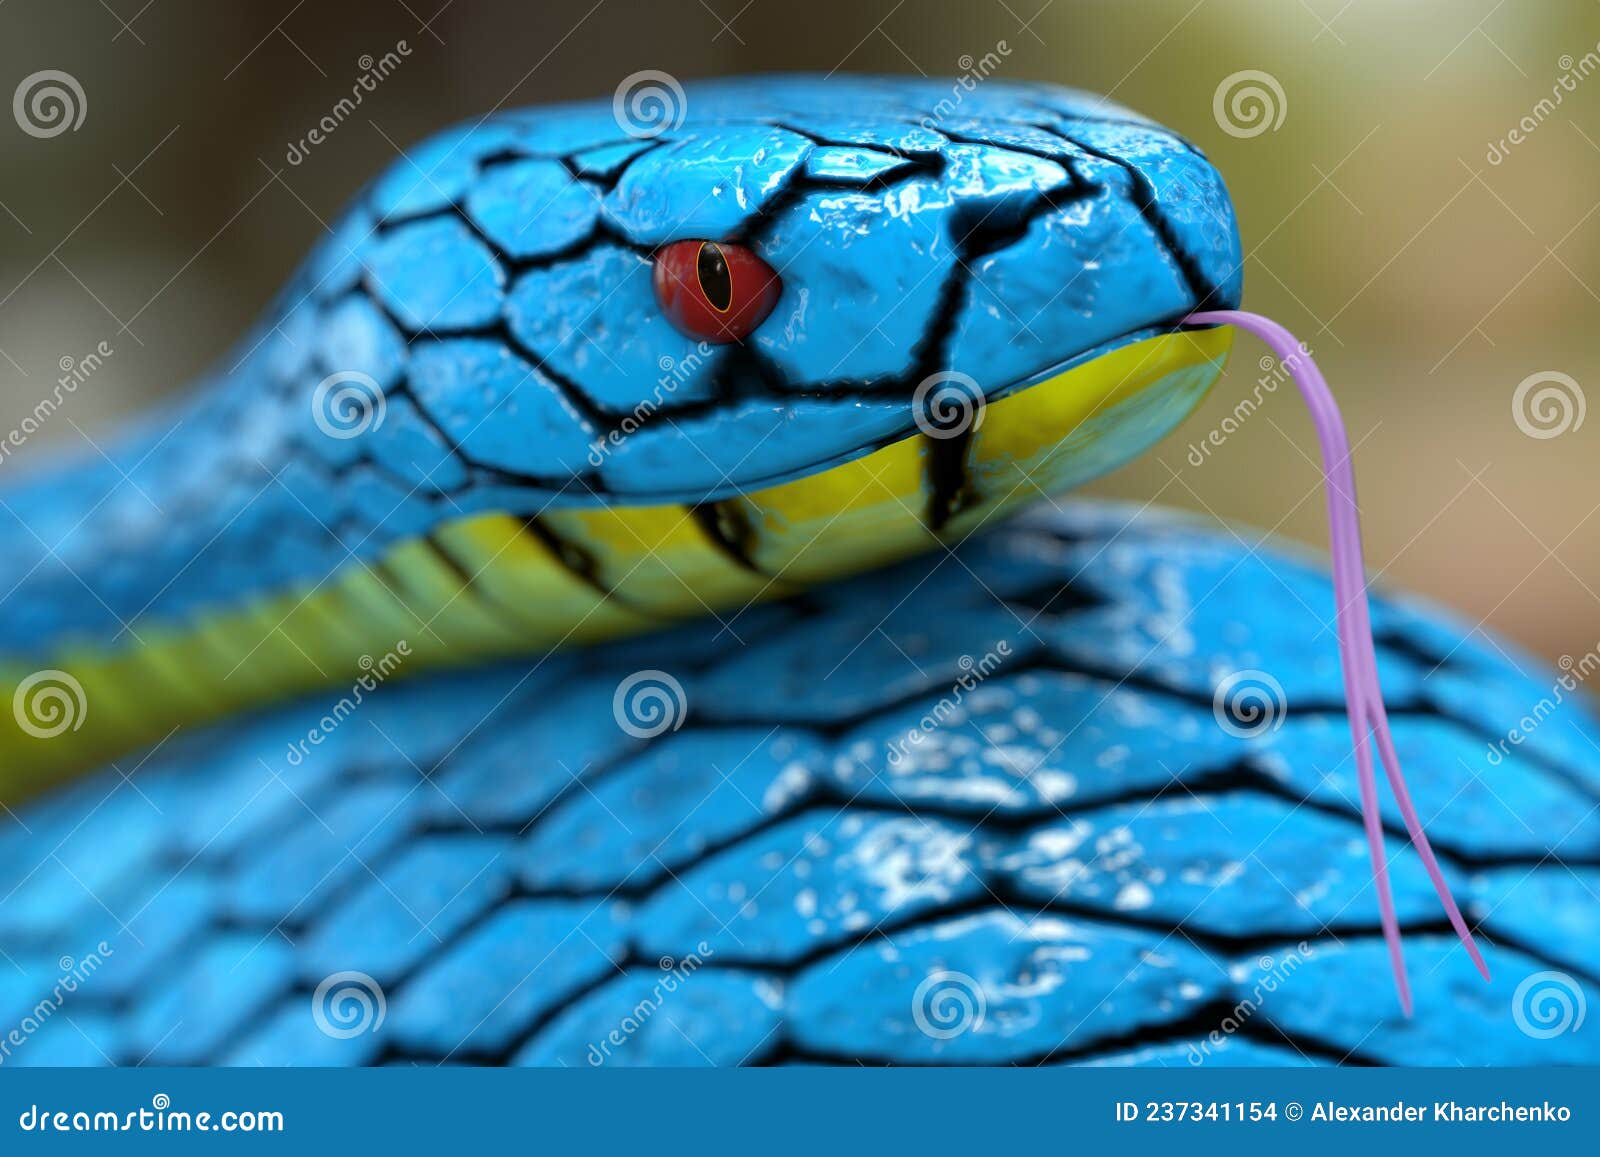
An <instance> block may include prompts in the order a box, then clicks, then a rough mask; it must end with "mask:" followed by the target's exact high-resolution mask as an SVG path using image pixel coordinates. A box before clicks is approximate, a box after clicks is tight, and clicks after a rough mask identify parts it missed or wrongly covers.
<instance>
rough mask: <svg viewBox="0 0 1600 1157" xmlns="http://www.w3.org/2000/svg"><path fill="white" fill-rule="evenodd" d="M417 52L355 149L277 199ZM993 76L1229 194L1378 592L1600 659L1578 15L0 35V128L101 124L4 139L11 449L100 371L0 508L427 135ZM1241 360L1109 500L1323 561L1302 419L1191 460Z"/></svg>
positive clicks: (1311, 12)
mask: <svg viewBox="0 0 1600 1157" xmlns="http://www.w3.org/2000/svg"><path fill="white" fill-rule="evenodd" d="M401 41H404V42H405V44H406V46H407V48H408V50H409V55H407V56H404V57H403V60H402V62H401V63H400V65H399V67H398V68H395V69H394V70H393V71H392V72H391V74H390V75H388V76H387V77H386V78H385V79H383V80H382V81H381V82H380V83H379V84H378V85H377V86H376V87H375V88H374V90H373V91H371V92H370V93H367V94H366V95H365V98H364V101H363V104H362V106H361V107H360V109H359V110H358V111H357V113H356V115H355V116H353V117H352V118H350V119H349V120H348V121H347V122H346V123H345V124H344V125H343V126H341V127H340V128H339V129H338V131H337V132H335V133H334V134H333V135H332V136H331V138H330V139H329V140H328V141H327V142H326V143H324V144H321V145H319V146H317V147H315V148H313V149H311V150H310V152H309V155H308V156H307V157H306V158H305V159H304V160H303V162H301V163H299V164H290V163H289V160H288V159H287V158H288V154H289V152H290V148H291V145H292V143H293V142H296V141H299V140H300V139H301V138H303V137H304V136H305V134H306V132H307V131H308V130H309V129H310V128H311V127H312V126H313V125H314V124H315V123H316V122H317V121H318V120H319V119H320V118H321V117H323V116H324V115H325V114H327V113H328V112H329V110H330V108H331V107H332V106H333V104H334V103H335V102H336V101H338V100H339V99H340V98H341V97H342V96H345V95H347V94H348V93H349V92H350V90H351V87H352V86H353V85H354V84H355V83H356V82H357V80H358V78H359V77H360V76H362V74H363V73H364V72H366V71H367V69H368V68H369V67H370V65H371V60H370V59H367V58H382V57H383V56H384V54H385V53H388V52H392V51H395V50H396V46H397V45H398V44H399V42H401ZM1002 44H1003V45H1004V49H1003V50H1002V49H1001V48H1000V47H999V46H1001V45H1002ZM989 53H995V54H997V55H998V56H999V57H1000V58H1001V64H1000V67H999V69H998V70H997V71H996V72H995V73H994V75H996V76H998V77H1001V78H1004V79H1018V80H1022V79H1047V80H1053V81H1059V82H1063V83H1067V84H1072V85H1076V86H1079V87H1082V88H1086V89H1091V90H1094V91H1097V92H1101V93H1109V94H1111V95H1112V96H1113V98H1114V99H1115V100H1117V101H1119V102H1121V103H1124V104H1127V105H1130V106H1132V107H1134V108H1136V109H1139V110H1140V111H1142V112H1144V113H1146V114H1148V115H1150V116H1153V117H1155V118H1156V119H1158V120H1160V121H1161V122H1163V123H1165V124H1166V125H1168V126H1170V127H1171V128H1174V129H1176V130H1177V131H1179V132H1181V133H1182V134H1184V135H1185V136H1187V137H1188V138H1189V139H1190V140H1192V141H1194V142H1195V143H1196V144H1198V145H1199V146H1201V147H1202V148H1203V149H1204V150H1205V151H1206V152H1207V153H1208V154H1209V155H1210V156H1211V157H1212V159H1213V160H1214V161H1215V162H1216V163H1217V165H1218V166H1219V167H1220V169H1221V170H1222V172H1223V173H1224V174H1225V175H1226V177H1227V179H1228V182H1229V185H1230V188H1231V190H1232V193H1233V196H1234V199H1235V202H1236V204H1237V207H1238V211H1239V217H1240V220H1241V223H1242V230H1243V235H1244V244H1245V250H1246V252H1247V253H1248V254H1249V260H1248V265H1247V269H1246V276H1245V283H1246V295H1245V297H1246V304H1247V305H1248V306H1249V307H1250V308H1252V309H1255V310H1257V311H1261V312H1265V313H1268V314H1270V315H1272V316H1274V317H1276V318H1278V319H1280V320H1281V321H1283V322H1284V323H1285V324H1287V325H1288V326H1290V328H1292V329H1294V330H1295V331H1297V333H1298V334H1299V335H1300V336H1301V337H1303V338H1304V339H1306V340H1307V342H1308V343H1309V344H1310V345H1311V346H1312V348H1313V350H1314V351H1315V353H1316V354H1317V355H1318V356H1319V358H1320V359H1321V360H1322V364H1323V367H1324V369H1325V370H1326V372H1327V374H1328V377H1329V379H1330V380H1331V381H1332V383H1333V385H1334V388H1335V390H1336V392H1337V393H1338V395H1339V396H1340V398H1341V400H1342V402H1343V405H1344V408H1345V412H1346V415H1347V418H1348V419H1349V422H1350V425H1351V430H1352V439H1353V441H1355V442H1356V444H1357V445H1358V450H1357V459H1358V462H1357V465H1358V470H1359V473H1360V476H1361V480H1362V487H1363V491H1362V494H1363V500H1364V503H1365V509H1366V518H1367V527H1368V558H1369V563H1370V564H1371V566H1372V567H1373V569H1375V570H1378V571H1380V572H1381V575H1382V579H1383V581H1384V582H1385V583H1387V584H1389V585H1391V586H1398V587H1404V588H1410V589H1413V590H1417V591H1420V592H1423V593H1426V594H1428V595H1430V596H1433V597H1434V598H1437V599H1439V600H1441V601H1443V602H1445V603H1447V604H1449V605H1451V606H1452V607H1454V608H1455V609H1456V610H1457V611H1459V612H1460V613H1461V614H1463V615H1464V616H1466V617H1467V619H1468V620H1469V621H1471V622H1480V621H1481V622H1483V623H1484V624H1485V625H1486V626H1489V627H1492V628H1496V629H1498V630H1500V631H1502V632H1503V633H1505V634H1507V635H1509V636H1510V637H1512V638H1513V639H1515V640H1517V641H1519V642H1521V643H1523V644H1524V645H1526V646H1528V647H1530V648H1531V649H1533V650H1534V651H1536V652H1538V653H1539V654H1541V655H1543V656H1545V657H1546V658H1551V659H1553V658H1556V657H1558V656H1561V655H1563V654H1570V655H1573V656H1574V657H1576V656H1581V655H1582V654H1584V653H1585V652H1587V651H1589V650H1591V649H1592V648H1594V647H1595V646H1596V645H1597V640H1600V595H1597V594H1596V589H1597V588H1600V517H1596V513H1597V511H1600V494H1597V493H1595V490H1596V487H1595V486H1594V485H1593V482H1594V480H1595V479H1596V476H1597V475H1596V471H1595V470H1594V467H1593V465H1592V464H1593V462H1594V460H1595V450H1596V448H1597V447H1600V416H1597V417H1595V418H1593V419H1591V420H1590V421H1589V422H1588V423H1587V424H1583V423H1582V422H1581V417H1582V409H1583V405H1584V402H1585V397H1584V390H1585V389H1600V338H1597V330H1600V326H1597V324H1596V323H1597V320H1600V262H1597V257H1600V201H1597V196H1600V5H1597V4H1596V3H1594V2H1592V0H1548V2H1545V3H1540V4H1527V3H1523V4H1507V3H1505V0H1171V2H1167V0H1148V2H1139V3H1135V2H1130V0H899V2H896V0H807V2H806V3H801V4H795V3H780V2H777V0H748V2H747V0H647V2H637V0H539V2H537V3H524V4H509V3H500V4H488V3H470V2H469V0H454V2H453V3H452V2H449V0H444V2H443V3H442V6H441V0H370V2H360V3H353V2H352V3H341V4H339V5H337V6H332V5H318V4H305V3H304V0H300V2H298V3H297V2H296V0H250V2H242V0H236V2H233V3H228V4H215V3H202V2H198V0H97V2H90V0H79V2H74V3H61V2H59V0H8V2H6V3H4V5H3V7H0V94H10V93H13V92H14V91H15V90H16V89H17V87H18V86H19V85H22V84H23V82H24V80H25V79H26V78H28V77H30V76H32V75H33V74H34V73H37V72H38V71H40V70H41V69H46V68H48V69H56V70H60V71H62V72H65V73H67V74H70V76H71V77H72V78H74V79H75V80H76V82H77V83H78V84H79V86H80V87H81V89H82V94H83V96H82V109H83V112H84V116H83V120H82V123H81V124H79V125H78V127H77V128H76V129H75V130H72V131H62V132H60V133H58V134H56V135H53V136H35V135H32V134H30V133H27V132H24V131H22V128H21V125H20V123H17V124H14V123H13V122H14V121H16V120H17V118H16V117H13V118H11V119H10V120H7V119H4V118H0V437H3V434H4V432H5V431H7V430H15V429H18V428H20V427H21V426H22V425H23V424H24V423H26V422H27V421H29V420H30V416H31V415H32V414H33V411H34V407H35V405H36V404H37V402H38V401H39V399H40V398H41V397H44V396H46V395H48V394H50V393H51V392H52V391H53V390H54V388H55V385H56V380H57V378H58V377H59V376H60V369H59V366H60V364H61V363H62V360H63V359H64V358H72V359H74V360H75V361H81V360H82V358H83V357H84V356H85V355H86V354H88V353H89V352H90V351H92V350H94V349H95V348H96V346H97V344H98V343H100V342H102V341H103V342H106V343H107V344H108V346H109V348H111V349H112V351H113V353H112V354H111V356H109V357H106V358H105V359H104V365H103V366H102V367H101V368H100V369H99V370H98V371H97V372H96V373H95V374H94V376H93V378H92V379H91V380H90V381H88V382H86V383H85V384H84V385H83V386H81V387H80V388H79V389H78V390H77V391H76V392H75V393H74V394H73V395H72V397H71V400H70V402H69V403H68V404H67V405H65V406H63V407H62V409H61V410H60V412H59V413H57V414H56V415H54V416H53V417H52V418H51V419H50V420H49V421H47V422H45V423H44V424H43V425H42V426H41V428H39V429H38V430H37V431H36V432H33V433H30V434H29V436H28V437H27V438H26V444H25V445H23V446H22V447H21V448H11V447H5V448H4V453H3V455H0V483H3V481H4V476H5V473H6V472H7V471H14V470H16V469H18V468H19V467H20V466H21V465H23V464H24V463H25V462H26V460H27V459H29V458H30V457H33V456H35V455H38V454H40V453H42V452H46V451H48V450H49V449H50V448H51V447H53V446H56V447H58V446H60V445H62V444H64V443H76V444H80V445H81V444H82V442H83V441H84V435H89V436H91V437H96V438H98V437H99V436H100V433H99V432H100V431H103V430H106V429H108V428H110V427H114V426H115V425H116V424H117V423H118V421H119V420H121V419H122V418H123V417H124V416H125V415H127V414H128V413H130V412H131V411H135V410H138V409H140V408H141V407H144V406H146V405H147V404H149V403H150V401H151V400H152V399H154V398H156V397H158V396H160V395H162V394H165V393H167V392H169V391H172V390H176V389H180V388H182V386H183V384H184V383H185V382H186V381H187V380H189V379H191V378H192V377H193V376H194V375H196V374H197V373H199V372H200V371H201V370H202V369H203V368H204V367H205V366H206V365H207V364H208V363H209V362H211V361H212V360H213V359H215V358H217V357H219V356H220V355H221V354H222V353H223V352H224V350H225V349H226V348H227V346H228V345H229V343H230V342H231V341H232V340H234V339H235V338H236V337H237V336H238V335H239V334H240V333H241V332H242V331H243V330H244V329H245V327H246V326H247V325H248V324H249V323H250V321H251V320H252V318H253V317H254V316H255V315H256V314H257V313H258V312H259V311H260V310H261V309H262V308H263V307H264V306H265V305H266V304H267V302H268V300H269V298H270V297H271V295H272V294H273V292H274V291H275V290H276V288H277V287H278V286H279V285H280V284H281V283H282V282H283V281H284V279H285V278H286V277H288V275H289V274H290V272H291V271H292V269H293V268H294V266H295V264H296V263H297V262H298V261H299V259H300V257H301V256H302V254H304V253H305V251H306V250H307V249H308V247H309V246H310V245H311V243H312V242H313V241H314V240H315V239H316V238H317V237H318V235H319V234H320V233H321V232H322V231H323V229H324V223H326V222H330V221H331V220H333V219H334V217H335V215H336V214H337V213H338V212H339V210H340V208H341V206H342V205H343V203H344V202H345V201H346V199H347V198H349V197H350V196H351V195H352V194H353V193H354V192H355V190H356V189H357V188H358V186H359V185H360V184H361V183H362V182H364V181H365V180H366V179H368V178H369V177H370V176H371V175H373V174H374V173H375V172H377V171H378V170H379V169H380V168H382V167H383V166H385V165H387V164H388V163H389V162H390V161H391V160H392V159H393V158H394V156H395V155H396V152H397V150H398V149H400V148H402V147H404V146H406V145H408V144H409V143H412V142H415V141H416V140H417V139H418V138H419V137H421V136H423V135H425V134H427V133H429V132H431V131H433V130H435V129H437V128H440V127H442V126H444V125H448V124H450V123H452V122H454V121H457V120H461V119H463V118H466V117H475V116H479V115H481V114H483V113H484V112H486V111H487V110H489V109H490V108H492V107H494V106H496V105H500V104H502V103H503V104H505V105H510V106H515V105H521V104H534V103H539V102H543V101H547V100H553V99H563V98H579V97H603V96H609V95H610V94H611V92H612V91H613V90H614V89H615V88H616V86H617V84H618V83H619V82H620V81H621V80H622V78H623V77H625V76H627V75H628V74H630V73H632V72H635V71H637V70H640V69H662V70H665V71H668V72H670V73H672V74H673V75H675V76H676V77H678V78H679V79H681V80H684V81H688V80H691V79H694V78H697V77H703V76H713V75H719V74H726V73H735V72H751V71H762V70H774V69H787V70H793V69H804V70H816V71H821V72H827V71H829V70H833V69H839V70H846V71H857V72H859V71H886V72H896V73H902V72H903V73H925V74H928V75H951V76H953V75H956V74H959V73H961V72H962V71H964V70H965V69H966V68H968V67H970V66H971V61H972V60H973V59H981V58H983V57H984V56H985V55H986V54H989ZM1241 73H1243V74H1245V75H1243V76H1240V75H1238V74H1241ZM1591 89H1592V91H1590V90H1591ZM1257 96H1259V97H1260V99H1259V100H1258V99H1256V97H1257ZM1235 98H1236V99H1235ZM1238 348H1239V353H1238V355H1237V356H1236V358H1235V361H1234V364H1233V368H1232V369H1231V370H1230V372H1229V374H1228V375H1227V377H1226V378H1224V379H1223V381H1222V383H1221V384H1220V386H1219V388H1218V390H1217V391H1216V393H1215V394H1214V395H1213V397H1212V399H1211V400H1210V402H1209V403H1208V404H1207V406H1206V407H1205V408H1203V409H1202V410H1201V411H1200V412H1199V413H1197V414H1196V415H1195V416H1194V417H1193V418H1192V419H1190V421H1189V422H1188V423H1187V424H1186V425H1185V426H1184V427H1183V428H1182V429H1181V430H1180V431H1179V432H1178V433H1177V434H1176V435H1174V436H1173V437H1172V438H1171V439H1170V440H1169V441H1167V442H1166V443H1164V444H1163V445H1162V446H1160V447H1159V448H1158V449H1157V450H1156V451H1155V452H1154V453H1152V454H1151V455H1149V456H1148V457H1147V458H1145V459H1143V460H1141V461H1140V462H1138V463H1135V464H1134V465H1132V466H1129V467H1127V468H1126V469H1124V470H1122V471H1121V472H1119V473H1118V474H1116V475H1114V476H1112V477H1110V478H1108V479H1105V480H1104V481H1102V482H1101V483H1099V484H1098V485H1097V486H1096V487H1095V490H1096V491H1098V492H1100V493H1104V494H1110V495H1116V496H1120V497H1125V498H1131V499H1135V500H1138V501H1141V502H1143V501H1147V500H1151V499H1154V500H1155V501H1157V502H1160V503H1163V504H1168V505H1175V506H1182V507H1190V508H1193V509H1196V510H1200V511H1203V512H1207V513H1210V514H1213V515H1217V516H1220V517H1225V518H1229V519H1237V520H1241V521H1243V522H1246V523H1249V524H1252V525H1253V526H1255V527H1259V528H1261V529H1262V530H1275V531H1277V532H1278V533H1279V534H1282V535H1286V536H1289V537H1292V538H1295V539H1298V540H1302V541H1304V542H1307V543H1311V544H1314V545H1317V546H1319V547H1320V546H1322V545H1323V544H1324V543H1325V541H1326V535H1325V530H1324V526H1323V508H1322V501H1321V496H1320V492H1319V490H1318V489H1317V486H1318V478H1319V475H1318V474H1317V472H1316V469H1315V466H1314V458H1315V443H1314V440H1313V437H1312V433H1311V429H1310V425H1309V422H1308V421H1307V420H1306V418H1305V416H1304V413H1303V411H1302V407H1301V405H1300V403H1299V400H1298V398H1297V397H1296V396H1295V395H1294V394H1293V392H1292V391H1291V390H1290V389H1289V388H1287V387H1284V388H1281V389H1278V390H1276V391H1275V392H1270V393H1266V394H1265V395H1264V396H1265V399H1266V400H1265V402H1264V404H1263V405H1262V407H1261V410H1260V411H1259V412H1258V413H1257V414H1256V415H1255V416H1254V417H1252V418H1251V419H1250V420H1249V421H1247V422H1245V423H1244V424H1243V427H1242V428H1241V429H1240V430H1238V431H1237V432H1235V433H1232V434H1230V436H1229V437H1228V438H1227V439H1226V441H1225V444H1224V445H1222V446H1221V447H1219V448H1215V449H1213V450H1211V451H1210V452H1209V453H1203V452H1201V451H1200V450H1199V449H1195V448H1193V447H1198V446H1199V445H1200V444H1201V443H1202V442H1203V441H1204V440H1205V439H1206V437H1207V435H1208V433H1209V432H1211V431H1213V430H1218V429H1220V428H1222V425H1223V422H1224V419H1225V418H1227V417H1228V416H1229V415H1230V414H1231V412H1232V410H1233V407H1234V405H1235V403H1236V402H1237V401H1238V400H1239V399H1240V398H1242V397H1245V396H1248V395H1250V394H1252V392H1253V391H1254V390H1255V388H1256V379H1257V378H1258V376H1260V370H1259V369H1258V367H1257V360H1258V357H1259V354H1260V350H1259V349H1256V348H1253V347H1252V345H1251V344H1250V343H1248V342H1245V343H1242V344H1241V345H1240V346H1239V347H1238ZM1555 375H1564V376H1560V377H1558V376H1555ZM1523 383H1530V384H1528V385H1526V386H1523ZM1519 387H1522V389H1521V393H1520V395H1519ZM1545 391H1554V392H1553V393H1548V394H1547V393H1545ZM1519 419H1520V420H1519ZM1197 462H1198V464H1196V463H1197ZM1541 678H1542V677H1541Z"/></svg>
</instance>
